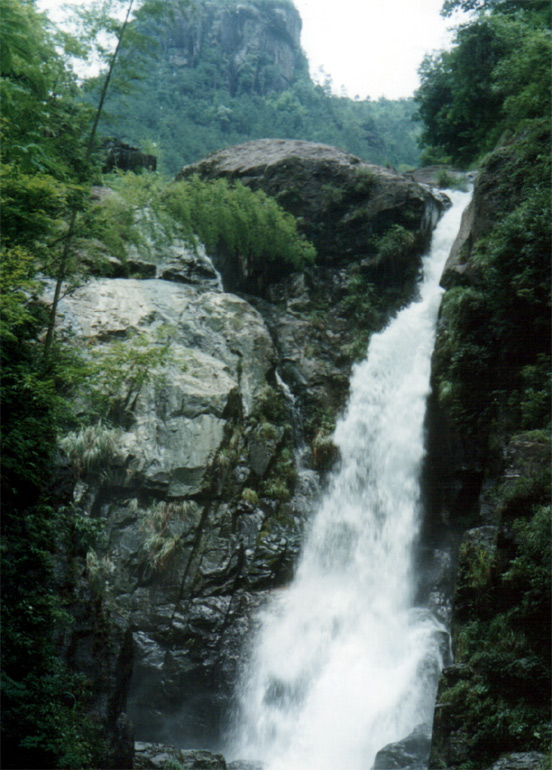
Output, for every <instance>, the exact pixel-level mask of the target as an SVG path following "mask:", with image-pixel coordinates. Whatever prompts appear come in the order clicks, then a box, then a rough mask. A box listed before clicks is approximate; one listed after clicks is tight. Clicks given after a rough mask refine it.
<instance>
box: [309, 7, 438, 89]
mask: <svg viewBox="0 0 552 770" xmlns="http://www.w3.org/2000/svg"><path fill="white" fill-rule="evenodd" d="M442 4H443V0H338V2H336V0H295V7H296V8H297V10H298V11H299V13H300V14H301V17H302V19H303V33H302V45H303V49H304V50H305V52H306V54H307V57H308V59H309V64H310V68H311V73H312V75H313V77H314V78H315V79H316V80H318V81H320V80H323V77H322V78H321V76H320V74H319V69H320V68H321V67H322V69H323V70H324V73H325V74H326V75H329V76H330V77H331V79H332V82H333V89H334V91H336V92H338V93H339V91H340V90H341V89H342V88H344V89H345V91H346V93H347V96H350V97H352V98H353V97H355V96H360V98H362V99H364V98H366V97H370V98H372V99H377V98H379V97H380V96H385V97H387V98H388V99H398V98H401V97H406V96H412V94H413V93H414V91H415V90H416V88H417V87H418V86H419V80H418V75H417V70H418V67H419V66H420V64H421V62H422V59H423V58H424V55H425V54H426V53H431V52H432V51H436V50H441V49H443V48H446V47H448V46H449V45H450V43H451V38H452V34H451V33H450V32H448V31H447V28H448V27H449V26H450V25H451V21H450V20H449V19H443V18H442V17H441V16H440V15H439V12H440V10H441V6H442Z"/></svg>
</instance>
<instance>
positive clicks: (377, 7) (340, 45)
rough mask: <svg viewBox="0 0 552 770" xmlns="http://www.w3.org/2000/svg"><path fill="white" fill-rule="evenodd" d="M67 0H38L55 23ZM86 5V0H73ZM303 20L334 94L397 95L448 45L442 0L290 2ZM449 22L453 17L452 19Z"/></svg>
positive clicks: (320, 76) (315, 62)
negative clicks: (424, 61) (429, 55)
mask: <svg viewBox="0 0 552 770" xmlns="http://www.w3.org/2000/svg"><path fill="white" fill-rule="evenodd" d="M65 2H66V0H39V2H38V7H39V8H40V9H44V10H46V11H47V12H48V13H49V14H50V15H51V17H52V19H54V20H55V21H56V22H58V23H59V22H62V21H63V12H62V10H61V9H62V7H63V5H64V4H65ZM73 2H75V3H76V4H80V3H82V4H86V0H73ZM294 4H295V7H296V8H297V10H298V11H299V13H300V15H301V18H302V20H303V32H302V36H301V44H302V47H303V50H304V51H305V53H306V55H307V58H308V60H309V65H310V71H311V75H312V77H313V78H314V79H315V80H316V81H317V82H320V83H323V82H324V80H325V78H326V76H329V77H330V78H331V80H332V85H333V90H334V92H335V93H338V94H339V93H344V94H346V95H347V96H349V97H351V98H354V97H356V96H358V97H360V98H361V99H365V98H367V97H369V98H371V99H378V98H379V97H380V96H385V97H387V98H388V99H399V98H402V97H408V96H412V94H413V93H414V91H415V90H416V88H418V86H419V79H418V74H417V71H418V67H419V66H420V64H421V62H422V59H423V58H424V55H425V54H426V53H431V52H433V51H438V50H441V49H443V48H447V47H449V46H450V43H451V40H452V33H451V32H450V31H448V29H449V28H450V27H451V26H452V22H451V20H450V19H443V18H442V17H441V16H440V15H439V11H440V10H441V6H442V4H443V0H294ZM454 21H457V19H455V20H454Z"/></svg>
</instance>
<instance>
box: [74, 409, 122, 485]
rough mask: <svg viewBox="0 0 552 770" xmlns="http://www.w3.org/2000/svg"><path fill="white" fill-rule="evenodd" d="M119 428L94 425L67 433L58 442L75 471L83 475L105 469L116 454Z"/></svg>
mask: <svg viewBox="0 0 552 770" xmlns="http://www.w3.org/2000/svg"><path fill="white" fill-rule="evenodd" d="M120 433H121V432H120V430H117V429H114V428H107V427H105V426H104V425H103V423H102V422H101V421H100V422H98V423H96V424H95V425H89V426H88V427H86V428H81V429H80V430H79V431H75V432H73V433H68V434H67V435H66V436H64V437H63V439H62V440H61V441H60V442H59V443H60V446H61V448H62V449H63V451H64V452H65V453H66V454H67V456H68V457H69V459H70V461H71V463H72V464H73V467H74V468H75V470H76V472H77V473H78V474H79V475H80V476H83V475H85V474H89V473H94V472H97V471H99V470H102V469H105V468H106V467H107V466H108V465H109V463H110V461H111V460H112V459H113V458H114V457H115V456H116V454H117V443H118V439H119V438H120Z"/></svg>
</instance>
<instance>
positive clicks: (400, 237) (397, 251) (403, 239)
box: [376, 225, 415, 262]
mask: <svg viewBox="0 0 552 770" xmlns="http://www.w3.org/2000/svg"><path fill="white" fill-rule="evenodd" d="M414 243H415V236H414V233H412V232H410V230H407V229H406V227H403V226H402V225H391V227H389V228H388V229H387V230H386V231H385V233H383V235H381V236H379V237H378V238H377V239H376V251H377V258H378V259H379V260H385V261H386V262H393V261H395V260H398V259H400V258H401V257H402V256H404V254H405V253H408V252H409V251H411V249H412V247H413V246H414Z"/></svg>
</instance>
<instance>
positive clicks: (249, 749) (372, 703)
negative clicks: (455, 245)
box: [229, 192, 468, 770]
mask: <svg viewBox="0 0 552 770" xmlns="http://www.w3.org/2000/svg"><path fill="white" fill-rule="evenodd" d="M450 197H451V198H452V200H453V207H452V208H451V209H449V210H448V211H447V213H446V214H445V215H444V217H443V218H442V219H441V221H440V223H439V224H438V226H437V228H436V229H435V232H434V236H433V241H432V246H431V251H430V253H429V255H428V256H426V257H425V258H424V263H423V271H424V279H423V282H422V284H421V286H420V295H419V299H418V301H416V302H414V303H412V304H411V305H409V306H408V307H407V308H405V309H404V310H403V311H401V312H400V313H399V314H398V315H397V317H396V318H395V319H394V320H393V321H392V322H391V323H390V325H389V326H388V327H387V328H386V329H385V330H384V331H383V332H381V333H380V334H377V335H374V336H373V337H372V339H371V342H370V347H369V350H368V356H367V358H366V360H365V361H364V362H363V363H361V364H359V365H357V366H356V367H355V368H354V371H353V375H352V380H351V395H350V400H349V404H348V407H347V410H346V413H345V415H344V416H343V418H342V419H341V420H340V421H339V423H338V425H337V428H336V431H335V436H334V440H335V443H336V444H337V446H338V447H339V449H340V453H341V462H340V467H339V469H338V470H337V471H336V472H335V474H334V475H333V478H332V479H331V481H330V484H329V488H328V491H327V493H326V495H325V497H324V499H323V500H322V502H321V505H320V507H319V510H318V511H317V513H316V515H315V516H314V517H313V520H312V524H311V529H310V532H309V535H308V537H307V539H306V543H305V547H304V552H303V555H302V557H301V560H300V564H299V566H298V569H297V574H296V577H295V579H294V581H293V583H292V585H291V586H290V587H289V588H287V589H285V590H281V591H279V592H278V595H277V596H274V597H273V599H272V600H271V602H269V604H268V606H267V607H266V608H265V609H264V610H263V612H262V614H261V616H260V618H259V632H258V635H257V638H256V640H255V642H254V647H253V650H252V655H251V660H250V662H249V664H248V666H247V670H246V672H245V673H244V676H243V678H242V681H241V683H240V684H239V690H238V700H239V707H238V711H239V716H238V722H237V724H236V726H235V729H234V734H233V737H232V746H231V748H230V750H229V753H230V754H232V755H233V756H235V757H239V758H242V759H251V760H261V761H263V762H265V763H266V767H267V768H269V769H270V770H369V769H370V768H371V767H372V763H373V760H374V757H375V755H376V753H377V751H378V750H379V749H381V748H382V747H383V746H384V745H386V744H387V743H390V742H392V741H396V740H400V739H401V738H404V737H405V736H407V735H408V734H409V733H410V732H411V731H412V730H413V729H414V728H415V727H416V726H417V725H419V724H420V723H424V722H428V721H430V720H431V713H432V709H433V702H434V697H435V687H436V681H437V675H438V672H439V670H440V668H441V665H442V661H441V651H440V645H439V639H440V638H441V637H442V633H440V632H441V631H442V626H441V625H440V623H439V622H438V621H437V619H436V618H434V617H433V616H432V615H431V613H430V612H429V611H427V610H422V609H416V608H414V607H413V606H412V601H413V595H412V594H413V585H414V582H415V581H414V576H413V575H412V572H411V570H412V551H413V544H414V541H415V538H416V535H417V533H418V529H419V476H420V468H421V463H422V459H423V455H424V443H423V423H424V414H425V405H426V399H427V396H428V393H429V376H430V360H431V353H432V350H433V346H434V339H435V326H436V318H437V313H438V308H439V302H440V296H441V289H440V287H439V278H440V275H441V272H442V269H443V265H444V262H445V260H446V258H447V256H448V253H449V250H450V246H451V244H452V241H453V239H454V237H455V235H456V233H457V231H458V228H459V223H460V216H461V213H462V209H463V208H464V206H465V204H466V202H467V197H468V194H467V193H458V192H453V193H450Z"/></svg>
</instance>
